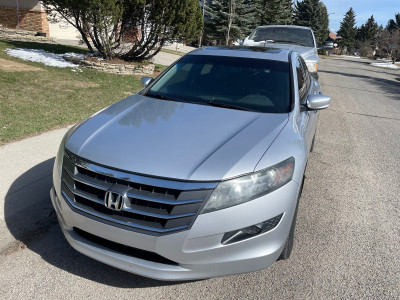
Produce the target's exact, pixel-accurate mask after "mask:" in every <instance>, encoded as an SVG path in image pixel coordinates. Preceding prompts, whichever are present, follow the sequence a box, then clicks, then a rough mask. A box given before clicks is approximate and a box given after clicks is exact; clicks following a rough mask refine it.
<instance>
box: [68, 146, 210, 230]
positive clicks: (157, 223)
mask: <svg viewBox="0 0 400 300" xmlns="http://www.w3.org/2000/svg"><path fill="white" fill-rule="evenodd" d="M216 185H217V182H183V181H174V180H165V179H159V178H153V177H146V176H142V175H137V174H133V173H128V172H124V171H120V170H116V169H111V168H109V167H104V166H101V165H98V164H94V163H92V162H89V161H87V160H84V159H82V158H80V157H77V156H75V155H73V154H71V153H70V152H68V151H66V152H65V155H64V159H63V171H62V183H61V189H62V194H63V196H64V198H65V199H66V200H67V202H68V203H69V204H70V205H71V206H72V207H73V208H75V209H76V210H77V211H78V212H82V213H86V214H89V215H91V216H92V217H95V218H100V219H103V220H105V221H107V222H112V223H115V224H117V225H120V226H123V227H128V228H129V229H131V230H137V231H140V232H145V233H149V234H155V235H161V234H167V233H171V232H177V231H181V230H186V229H189V228H190V226H191V225H192V224H193V222H194V220H195V218H196V216H197V214H198V212H199V210H200V208H201V206H202V205H203V203H204V201H205V200H206V199H207V198H208V196H209V195H210V194H211V192H212V191H213V189H214V188H215V186H216ZM108 191H112V192H113V195H116V194H114V192H115V191H123V192H119V193H120V194H121V195H124V199H123V200H122V201H123V202H122V203H123V204H122V207H119V208H118V209H120V210H115V206H111V207H112V208H114V209H111V208H108V207H107V206H106V205H105V203H106V201H105V197H106V193H107V192H108Z"/></svg>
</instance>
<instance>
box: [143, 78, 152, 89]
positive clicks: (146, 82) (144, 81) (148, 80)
mask: <svg viewBox="0 0 400 300" xmlns="http://www.w3.org/2000/svg"><path fill="white" fill-rule="evenodd" d="M140 80H141V81H142V84H143V86H144V87H146V86H148V85H149V84H150V83H151V82H152V81H153V80H154V78H153V77H142V78H141V79H140Z"/></svg>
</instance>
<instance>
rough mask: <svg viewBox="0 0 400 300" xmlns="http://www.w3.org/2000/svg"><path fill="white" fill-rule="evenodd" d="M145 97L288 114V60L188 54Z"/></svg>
mask: <svg viewBox="0 0 400 300" xmlns="http://www.w3.org/2000/svg"><path fill="white" fill-rule="evenodd" d="M145 96H148V97H154V98H159V99H164V100H175V101H180V102H190V103H198V104H203V105H212V106H220V107H225V108H229V109H240V110H248V111H256V112H265V113H287V112H289V111H290V107H291V106H290V76H289V63H287V62H279V61H270V60H263V59H251V58H239V57H223V56H208V55H204V56H200V55H187V56H184V57H183V58H182V59H181V60H179V61H178V63H176V64H175V65H174V66H173V67H172V68H171V69H170V70H168V72H167V73H166V74H164V76H162V78H160V79H159V80H158V81H157V82H156V83H155V84H154V86H153V87H151V89H150V90H148V91H147V92H146V94H145Z"/></svg>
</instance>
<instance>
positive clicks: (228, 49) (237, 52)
mask: <svg viewBox="0 0 400 300" xmlns="http://www.w3.org/2000/svg"><path fill="white" fill-rule="evenodd" d="M290 52H291V51H289V50H287V49H280V48H269V47H255V46H211V47H202V48H199V49H196V50H194V51H192V52H190V53H188V55H210V56H229V57H243V58H255V59H266V60H275V61H282V62H288V61H289V53H290Z"/></svg>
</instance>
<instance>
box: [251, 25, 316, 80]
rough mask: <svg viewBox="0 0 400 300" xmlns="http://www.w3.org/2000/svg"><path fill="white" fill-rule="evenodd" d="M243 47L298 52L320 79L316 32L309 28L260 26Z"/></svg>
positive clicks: (313, 73)
mask: <svg viewBox="0 0 400 300" xmlns="http://www.w3.org/2000/svg"><path fill="white" fill-rule="evenodd" d="M243 45H245V46H246V45H247V46H266V47H271V48H285V49H288V50H293V51H295V52H298V53H299V54H300V55H301V56H302V57H303V59H304V61H305V62H306V65H307V68H308V70H309V71H310V73H311V74H312V75H313V77H314V78H315V79H318V73H317V71H318V63H319V57H318V51H317V43H316V41H315V37H314V32H313V30H312V29H311V28H309V27H303V26H294V25H268V26H259V27H257V28H256V29H255V30H254V31H253V32H252V33H251V34H250V36H248V37H247V38H246V39H245V40H244V42H243Z"/></svg>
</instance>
